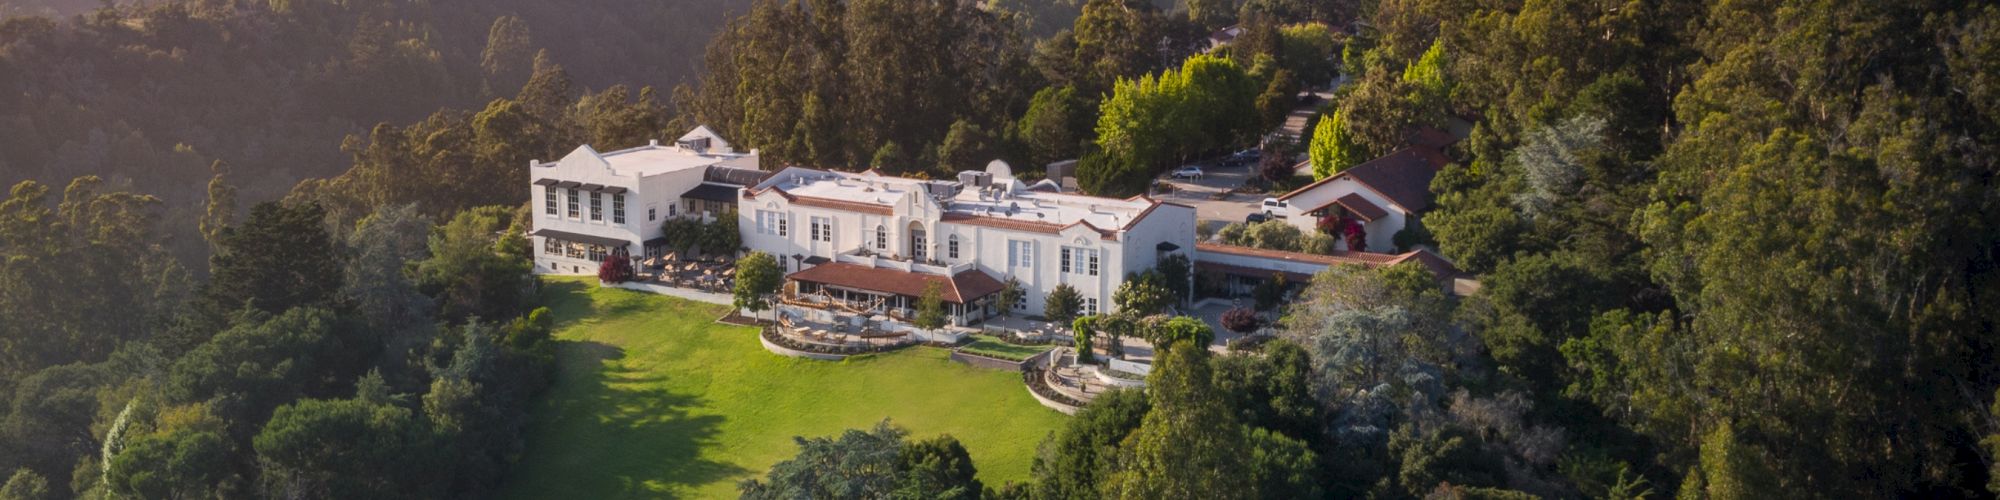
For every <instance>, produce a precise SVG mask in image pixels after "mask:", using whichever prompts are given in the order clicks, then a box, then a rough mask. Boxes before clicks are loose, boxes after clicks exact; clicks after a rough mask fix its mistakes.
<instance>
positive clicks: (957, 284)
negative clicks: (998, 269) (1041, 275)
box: [786, 262, 1006, 304]
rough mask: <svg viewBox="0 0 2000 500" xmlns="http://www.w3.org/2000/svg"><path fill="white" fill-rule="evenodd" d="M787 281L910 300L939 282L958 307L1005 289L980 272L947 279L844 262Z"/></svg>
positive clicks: (975, 270)
mask: <svg viewBox="0 0 2000 500" xmlns="http://www.w3.org/2000/svg"><path fill="white" fill-rule="evenodd" d="M786 278H787V279H791V280H795V281H806V282H812V283H820V284H825V285H834V286H841V287H847V288H853V289H857V290H869V291H875V292H883V293H893V294H896V295H903V296H908V297H922V296H923V295H924V288H926V287H929V286H930V284H931V283H937V284H938V286H939V290H940V291H942V292H943V295H944V300H945V302H955V303H959V304H964V303H967V302H968V301H974V300H979V299H980V298H981V297H985V296H987V295H992V294H993V292H998V291H1000V289H1001V288H1004V287H1006V285H1004V284H1001V283H1000V280H997V279H993V277H992V276H990V275H987V274H986V273H985V272H981V271H980V270H978V269H973V270H969V271H965V272H962V273H958V274H957V275H954V276H951V277H949V278H947V277H944V276H942V275H936V274H925V273H913V272H909V271H903V270H898V269H887V268H878V267H867V266H862V265H858V264H848V263H845V262H829V263H826V264H820V265H817V266H813V267H812V268H811V269H807V270H804V271H799V272H796V273H792V274H791V275H789V276H786Z"/></svg>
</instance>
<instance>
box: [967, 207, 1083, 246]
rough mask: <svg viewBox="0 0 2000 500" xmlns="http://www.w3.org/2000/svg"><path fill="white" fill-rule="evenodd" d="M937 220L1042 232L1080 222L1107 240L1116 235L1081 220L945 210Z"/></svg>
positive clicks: (1060, 229) (1050, 232) (1056, 230)
mask: <svg viewBox="0 0 2000 500" xmlns="http://www.w3.org/2000/svg"><path fill="white" fill-rule="evenodd" d="M938 220H939V221H943V222H950V223H953V224H965V225H969V226H986V227H991V228H998V229H1012V230H1015V231H1027V232H1031V233H1043V234H1057V233H1061V232H1062V230H1064V229H1069V226H1075V225H1079V224H1081V225H1083V227H1084V228H1086V229H1089V230H1091V231H1096V232H1097V234H1098V236H1101V237H1103V238H1104V239H1107V240H1109V239H1116V238H1117V236H1118V232H1117V231H1111V230H1107V229H1103V228H1099V227H1097V225H1096V224H1091V223H1090V222H1089V221H1082V220H1079V221H1076V222H1073V223H1070V224H1069V225H1068V226H1065V225H1062V224H1057V223H1054V222H1039V221H1031V220H1015V219H1009V218H1006V217H992V216H985V215H972V214H964V213H952V212H945V213H944V215H942V216H939V218H938Z"/></svg>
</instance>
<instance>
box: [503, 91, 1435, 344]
mask: <svg viewBox="0 0 2000 500" xmlns="http://www.w3.org/2000/svg"><path fill="white" fill-rule="evenodd" d="M1430 159H1431V158H1427V157H1423V158H1412V159H1411V161H1412V162H1414V163H1421V164H1422V165H1418V166H1419V167H1423V168H1415V169H1403V168H1398V169H1395V170H1396V172H1403V171H1405V170H1408V171H1410V172H1416V173H1414V174H1410V175H1400V174H1399V175H1373V176H1371V175H1364V174H1372V173H1374V171H1373V170H1372V168H1373V167H1370V168H1364V167H1368V165H1363V166H1357V167H1355V168H1353V169H1349V171H1348V172H1344V173H1343V175H1342V176H1336V178H1335V179H1330V180H1329V181H1323V182H1320V183H1315V184H1314V185H1312V186H1308V187H1306V188H1304V189H1301V190H1300V191H1298V192H1295V193H1293V194H1290V195H1286V198H1288V199H1289V201H1291V202H1292V205H1293V207H1295V208H1294V210H1296V212H1295V213H1291V214H1289V215H1291V216H1292V217H1291V219H1292V221H1293V223H1297V224H1310V222H1309V221H1314V220H1315V218H1313V217H1311V216H1312V215H1317V214H1320V213H1328V212H1332V211H1334V210H1336V209H1338V210H1342V211H1343V212H1342V213H1346V214H1353V215H1355V216H1358V218H1359V220H1362V221H1366V222H1368V223H1369V224H1373V225H1371V226H1369V227H1368V228H1367V229H1368V230H1369V234H1368V240H1369V243H1368V246H1369V247H1370V248H1375V247H1376V246H1377V245H1386V242H1378V239H1387V238H1388V237H1390V236H1391V235H1393V231H1395V230H1400V229H1401V225H1402V224H1403V222H1404V220H1405V219H1406V218H1408V217H1410V216H1411V215H1410V214H1413V213H1415V212H1418V211H1420V210H1421V209H1422V208H1423V207H1422V206H1420V202H1427V201H1428V199H1429V196H1428V191H1427V190H1426V189H1422V188H1420V187H1418V188H1411V187H1409V186H1419V185H1420V184H1419V183H1418V182H1417V180H1422V181H1424V182H1425V183H1427V182H1428V179H1429V175H1419V174H1434V172H1435V169H1432V168H1429V167H1430V163H1428V162H1426V160H1430ZM757 162H758V159H757V153H756V152H755V151H754V150H753V151H751V152H749V153H739V152H737V151H736V150H735V149H733V148H732V147H730V145H729V143H727V142H725V141H723V140H722V138H721V137H718V136H717V135H716V134H715V132H714V131H712V130H710V129H708V128H707V127H696V128H695V129H694V130H693V131H690V132H688V133H687V135H684V136H681V138H680V139H678V140H676V141H675V143H674V144H672V145H662V144H660V143H658V142H657V141H655V142H654V143H652V144H649V145H646V146H641V147H637V148H632V149H625V150H619V151H613V152H610V153H598V152H597V151H596V150H594V149H591V148H590V146H581V147H578V148H577V149H576V150H575V151H573V152H571V153H570V154H569V155H567V156H564V157H563V158H562V159H561V160H558V161H555V162H550V163H543V162H540V161H535V162H531V163H530V165H529V169H528V170H529V178H530V179H532V181H533V185H532V186H531V188H530V189H531V196H532V200H533V201H532V202H531V203H532V204H533V205H534V211H535V213H536V215H535V218H534V227H535V229H534V230H533V232H532V233H530V236H531V237H532V239H533V245H534V248H535V255H536V257H535V267H536V272H539V273H545V274H592V273H595V272H596V271H597V269H598V266H599V263H600V262H602V261H603V260H604V259H606V258H611V257H613V256H618V255H624V256H627V257H629V258H631V259H634V260H635V261H638V260H650V259H651V258H652V257H657V256H660V254H662V253H664V252H663V248H665V247H666V246H667V245H666V242H665V241H664V240H665V239H664V238H662V237H661V226H662V223H663V222H664V221H665V220H667V219H669V218H694V217H698V218H701V219H703V220H708V221H713V220H717V219H718V218H722V217H735V218H736V219H735V221H736V222H737V230H738V231H739V232H740V233H741V235H742V242H743V247H744V248H742V249H741V250H748V251H761V252H764V253H767V254H770V255H772V256H774V257H777V259H778V260H779V262H781V264H782V266H783V268H784V271H785V273H786V275H785V283H784V291H783V294H782V296H781V297H780V299H779V300H780V302H781V304H780V307H782V308H785V309H788V310H790V311H792V313H793V314H794V315H795V316H797V317H800V318H801V319H812V320H815V321H824V322H831V321H835V320H836V319H837V317H857V316H858V317H874V316H880V315H886V316H888V317H891V318H894V319H898V320H908V319H909V318H911V317H912V316H914V308H915V307H916V305H917V302H918V301H919V298H920V297H921V296H922V295H923V294H924V293H925V290H926V289H928V288H930V287H932V286H936V287H937V288H938V290H939V292H940V294H941V295H942V298H943V299H944V301H945V302H946V303H947V313H948V315H949V316H950V318H951V320H950V322H951V323H952V324H954V325H960V326H966V325H971V324H976V323H978V322H980V321H981V320H983V319H985V318H987V317H990V316H992V315H995V314H998V313H1000V312H1001V311H998V310H996V309H995V306H994V305H993V302H994V301H993V299H994V298H995V295H994V294H996V293H997V292H999V291H1000V290H1001V289H1002V288H1003V287H1004V286H1005V283H1006V282H1007V281H1008V280H1015V281H1018V282H1019V283H1020V285H1021V288H1022V290H1023V291H1024V292H1025V293H1024V297H1023V300H1021V301H1020V303H1018V304H1016V306H1015V308H1016V310H1015V311H1014V312H1015V313H1019V314H1020V315H1040V314H1042V313H1043V311H1042V308H1043V304H1044V303H1045V301H1046V299H1047V297H1048V294H1049V292H1050V291H1052V290H1054V289H1056V288H1057V287H1058V286H1059V285H1069V286H1070V287H1072V288H1075V289H1076V291H1077V292H1078V293H1079V295H1080V296H1081V299H1082V311H1081V312H1083V313H1085V314H1095V313H1100V312H1113V311H1111V309H1113V308H1114V306H1113V301H1112V295H1113V292H1114V291H1116V290H1117V288H1118V285H1119V284H1121V283H1123V282H1124V279H1125V276H1126V275H1128V274H1132V273H1140V272H1144V271H1147V270H1150V269H1153V268H1154V267H1155V266H1156V265H1158V264H1159V262H1160V261H1161V260H1162V259H1164V258H1166V257H1169V256H1173V255H1181V256H1185V257H1187V258H1188V259H1189V260H1190V261H1191V263H1192V264H1193V267H1194V270H1195V271H1196V272H1197V273H1199V274H1202V275H1204V276H1207V277H1209V278H1210V280H1211V282H1213V283H1219V284H1222V285H1223V286H1224V287H1225V289H1226V290H1227V291H1228V292H1230V293H1242V292H1244V291H1247V290H1248V289H1249V288H1250V287H1251V286H1253V285H1255V284H1256V283H1260V282H1263V281H1265V280H1269V279H1272V277H1273V276H1285V277H1286V278H1287V279H1288V280H1290V282H1291V283H1293V284H1294V286H1296V285H1300V284H1303V283H1304V282H1305V281H1307V280H1309V279H1310V278H1311V276H1312V274H1313V273H1316V272H1318V270H1321V269H1325V268H1326V267H1327V266H1329V265H1335V264H1359V265H1364V266H1382V265H1396V264H1399V263H1403V262H1415V263H1419V264H1422V265H1424V266H1426V267H1429V268H1431V269H1432V270H1433V271H1434V272H1436V273H1437V275H1438V276H1439V277H1440V278H1441V279H1444V280H1445V281H1446V282H1447V283H1446V285H1447V286H1450V281H1451V280H1455V279H1457V278H1459V277H1461V276H1462V275H1461V274H1460V273H1459V272H1458V271H1457V270H1456V269H1455V268H1453V267H1452V266H1451V264H1450V263H1449V262H1447V261H1445V260H1444V259H1443V258H1441V257H1438V256H1437V255H1436V254H1434V253H1431V252H1430V251H1428V250H1421V249H1419V250H1415V251H1411V252H1405V253H1401V254H1383V253H1367V252H1350V251H1339V252H1335V255H1310V254H1302V253H1296V252H1281V251H1271V250H1259V249H1252V248H1245V247H1234V246H1228V245H1219V244H1212V243H1202V244H1200V245H1197V244H1196V243H1197V242H1196V220H1195V209H1194V208H1193V207H1189V206H1187V205H1181V204H1177V203H1172V202H1166V201H1160V200H1154V199H1151V198H1148V197H1145V196H1135V197H1132V198H1125V199H1117V198H1101V197H1095V196H1084V195H1079V194H1068V193H1062V192H1060V191H1061V189H1060V188H1059V187H1057V186H1056V185H1055V183H1052V182H1049V181H1041V182H1039V183H1036V184H1033V185H1030V184H1027V183H1025V182H1023V181H1021V180H1018V179H1015V178H1014V177H1013V175H1012V172H1011V170H1010V169H1009V168H1008V167H1007V165H1006V164H1005V163H1001V162H998V161H996V162H993V163H992V164H989V165H988V166H987V168H986V170H984V171H967V172H960V173H959V174H958V178H957V179H955V180H921V179H909V178H901V177H891V176H885V175H880V174H879V173H877V172H875V171H873V170H870V171H867V172H862V173H844V172H835V171H826V170H816V169H809V168H799V167H791V168H785V169H783V170H781V171H778V172H775V173H772V172H765V171H761V170H758V165H757ZM1378 162H1379V161H1378ZM1381 166H1390V165H1386V163H1385V165H1381ZM1378 177H1379V178H1378ZM1418 178H1421V179H1418ZM1403 181H1408V182H1403ZM1380 207H1389V208H1394V209H1395V210H1394V211H1391V210H1383V209H1382V208H1380ZM1378 226H1380V227H1378ZM1391 226H1393V227H1391ZM1307 227H1309V228H1310V227H1311V226H1307ZM1459 281H1464V280H1459Z"/></svg>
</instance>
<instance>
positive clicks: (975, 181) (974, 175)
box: [958, 170, 993, 189]
mask: <svg viewBox="0 0 2000 500" xmlns="http://www.w3.org/2000/svg"><path fill="white" fill-rule="evenodd" d="M958 183H959V184H963V185H967V186H972V187H975V188H980V189H984V188H985V187H987V186H991V185H993V174H989V173H986V172H979V171H973V170H967V171H964V172H959V173H958Z"/></svg>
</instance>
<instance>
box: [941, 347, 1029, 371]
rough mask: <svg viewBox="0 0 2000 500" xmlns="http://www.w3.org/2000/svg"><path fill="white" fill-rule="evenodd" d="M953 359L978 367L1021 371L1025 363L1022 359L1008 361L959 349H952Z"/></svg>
mask: <svg viewBox="0 0 2000 500" xmlns="http://www.w3.org/2000/svg"><path fill="white" fill-rule="evenodd" d="M951 360H952V361H957V362H960V363H965V364H968V365H972V366H974V367H978V368H989V369H994V370H1012V371H1021V367H1022V366H1023V365H1024V364H1025V363H1023V362H1020V361H1008V360H1004V359H1000V358H991V357H986V356H980V355H978V354H970V353H966V352H964V351H957V350H954V351H951Z"/></svg>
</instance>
